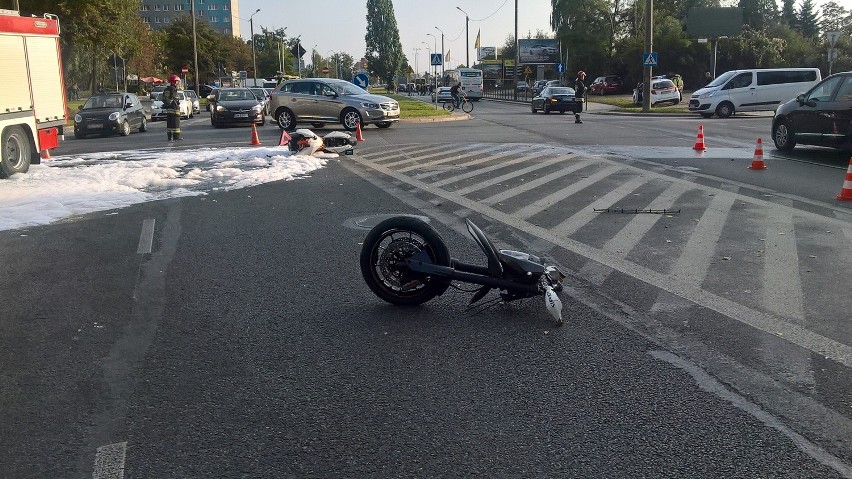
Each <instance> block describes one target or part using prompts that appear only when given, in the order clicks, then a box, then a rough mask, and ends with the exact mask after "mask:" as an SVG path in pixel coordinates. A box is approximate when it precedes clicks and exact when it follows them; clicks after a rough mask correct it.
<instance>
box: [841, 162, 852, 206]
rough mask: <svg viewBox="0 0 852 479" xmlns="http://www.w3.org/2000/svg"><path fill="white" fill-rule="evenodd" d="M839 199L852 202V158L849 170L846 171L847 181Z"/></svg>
mask: <svg viewBox="0 0 852 479" xmlns="http://www.w3.org/2000/svg"><path fill="white" fill-rule="evenodd" d="M837 199H838V200H844V201H848V200H852V158H849V168H847V169H846V180H845V181H844V182H843V188H841V189H840V194H839V195H837Z"/></svg>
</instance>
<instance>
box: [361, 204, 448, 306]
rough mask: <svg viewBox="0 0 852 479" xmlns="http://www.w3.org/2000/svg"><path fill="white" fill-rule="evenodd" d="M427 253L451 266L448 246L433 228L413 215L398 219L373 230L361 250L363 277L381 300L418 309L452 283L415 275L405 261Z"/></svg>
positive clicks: (386, 222)
mask: <svg viewBox="0 0 852 479" xmlns="http://www.w3.org/2000/svg"><path fill="white" fill-rule="evenodd" d="M420 251H425V252H426V254H428V255H429V258H430V259H431V260H432V262H433V263H434V264H436V265H440V266H450V252H449V250H448V249H447V245H446V244H445V243H444V240H443V239H442V238H441V235H439V234H438V232H437V231H435V230H434V229H433V228H432V227H431V226H429V225H428V224H426V223H424V222H423V221H422V220H419V219H417V218H414V217H411V216H395V217H393V218H389V219H386V220H384V221H382V222H381V223H379V224H378V225H376V226H375V227H373V229H371V230H370V232H369V233H368V234H367V237H366V238H365V239H364V244H363V246H362V247H361V275H362V276H363V277H364V281H366V283H367V286H369V287H370V289H371V290H372V291H373V293H375V294H376V296H378V297H379V298H381V299H382V300H384V301H387V302H388V303H391V304H395V305H398V306H415V305H418V304H422V303H425V302H427V301H429V300H430V299H432V298H434V297H435V296H438V295H439V294H442V293H443V292H444V291H446V290H447V288H448V287H449V286H450V280H449V279H446V278H437V277H434V276H429V275H424V274H422V273H415V272H412V271H410V270H409V269H408V266H407V265H406V264H405V261H406V259H408V258H410V257H411V256H413V255H414V254H416V253H419V252H420Z"/></svg>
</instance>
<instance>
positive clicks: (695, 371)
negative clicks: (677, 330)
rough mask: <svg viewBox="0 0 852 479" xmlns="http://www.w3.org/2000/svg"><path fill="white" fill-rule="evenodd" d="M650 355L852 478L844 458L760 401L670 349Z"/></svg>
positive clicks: (851, 470)
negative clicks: (818, 442)
mask: <svg viewBox="0 0 852 479" xmlns="http://www.w3.org/2000/svg"><path fill="white" fill-rule="evenodd" d="M648 354H650V355H651V356H653V357H654V358H656V359H658V360H660V361H664V362H667V363H669V364H671V365H672V366H674V367H676V368H678V369H682V370H683V371H685V372H686V373H688V374H689V375H690V376H692V378H693V379H694V380H695V382H696V383H697V384H698V387H700V388H701V389H703V390H704V391H707V392H709V393H711V394H714V395H716V396H717V397H719V398H720V399H723V400H725V401H728V402H729V403H731V404H732V405H733V406H734V407H736V408H738V409H740V410H742V411H744V412H745V413H746V414H749V415H750V416H752V417H753V418H755V419H757V420H758V421H760V422H761V423H763V424H764V425H766V426H768V427H771V428H772V429H775V430H776V431H778V432H780V433H781V434H783V435H785V436H787V437H788V438H789V439H790V441H792V442H793V444H794V445H795V446H796V447H797V448H799V450H800V451H802V452H804V453H805V454H807V455H808V456H810V457H812V458H814V460H816V461H818V462H819V463H821V464H824V465H826V466H828V467H830V468H832V469H834V470H835V471H837V472H839V473H840V474H841V475H842V476H843V477H850V478H852V466H850V465H849V464H846V463H844V462H843V461H842V460H841V459H840V458H838V457H837V456H835V455H833V454H831V453H830V452H828V451H826V450H825V449H823V448H821V447H819V446H818V445H816V444H814V443H812V442H811V441H808V440H807V439H806V438H805V437H804V436H802V435H801V434H799V433H797V432H796V431H794V430H792V429H790V428H789V427H787V425H785V424H784V423H783V422H782V421H781V420H780V419H778V418H777V417H775V416H773V415H772V414H769V413H768V412H766V411H764V410H763V409H761V407H760V406H758V405H757V404H755V403H753V402H751V401H749V400H748V399H746V398H744V397H743V396H741V395H739V394H737V393H735V392H734V391H732V390H730V389H728V388H726V387H725V386H724V385H722V383H720V382H719V381H717V380H715V379H713V377H712V376H710V375H709V374H707V373H706V372H705V371H704V370H703V369H701V368H700V367H698V366H697V365H695V364H692V363H690V362H688V361H686V360H684V359H683V358H681V357H679V356H676V355H674V354H672V353H670V352H668V351H648Z"/></svg>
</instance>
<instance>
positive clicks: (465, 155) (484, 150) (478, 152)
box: [399, 145, 505, 173]
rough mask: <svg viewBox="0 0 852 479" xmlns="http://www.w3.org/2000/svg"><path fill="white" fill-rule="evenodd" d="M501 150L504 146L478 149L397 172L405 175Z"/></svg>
mask: <svg viewBox="0 0 852 479" xmlns="http://www.w3.org/2000/svg"><path fill="white" fill-rule="evenodd" d="M502 148H505V146H503V145H497V146H492V147H490V148H480V149H477V150H474V151H471V152H468V153H463V154H461V155H457V156H450V157H449V158H442V159H440V160H435V161H430V162H428V163H426V164H417V165H411V166H407V167H405V168H400V169H399V171H400V172H402V173H407V172H409V171H413V170H420V169H423V168H425V167H429V166H434V165H443V164H444V163H450V162H452V161H457V160H460V159H462V158H468V157H471V156H475V155H482V154H488V153H490V152H492V151H495V150H500V149H502Z"/></svg>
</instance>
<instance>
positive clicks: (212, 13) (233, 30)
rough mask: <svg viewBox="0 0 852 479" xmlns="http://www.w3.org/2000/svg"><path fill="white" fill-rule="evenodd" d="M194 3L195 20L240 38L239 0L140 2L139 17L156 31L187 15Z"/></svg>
mask: <svg viewBox="0 0 852 479" xmlns="http://www.w3.org/2000/svg"><path fill="white" fill-rule="evenodd" d="M191 1H194V2H195V18H196V20H198V21H205V22H207V23H208V24H210V26H211V27H213V29H215V30H216V31H218V32H219V33H227V34H230V35H233V36H235V37H238V36H240V22H239V18H238V15H239V13H240V6H239V3H240V2H239V0H142V6H141V7H140V8H139V16H141V17H142V20H143V21H144V22H145V23H147V24H148V25H151V28H153V29H154V30H158V29H160V28H165V27H168V26H169V23H171V22H172V21H174V19H175V18H177V17H178V16H180V15H189V14H190V12H191V11H192V4H191V3H190V2H191Z"/></svg>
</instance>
